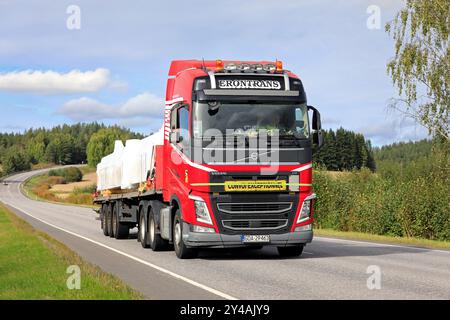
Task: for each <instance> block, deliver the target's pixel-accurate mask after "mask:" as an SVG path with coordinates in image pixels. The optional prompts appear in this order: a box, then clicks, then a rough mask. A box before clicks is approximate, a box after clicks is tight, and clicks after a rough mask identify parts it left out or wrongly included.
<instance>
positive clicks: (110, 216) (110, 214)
mask: <svg viewBox="0 0 450 320" xmlns="http://www.w3.org/2000/svg"><path fill="white" fill-rule="evenodd" d="M113 215H114V204H113V203H110V204H109V205H108V216H107V219H106V221H107V226H108V235H109V236H110V237H111V238H113V237H114V225H113V224H114V219H113Z"/></svg>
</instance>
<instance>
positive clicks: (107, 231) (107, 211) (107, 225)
mask: <svg viewBox="0 0 450 320" xmlns="http://www.w3.org/2000/svg"><path fill="white" fill-rule="evenodd" d="M110 216H111V204H110V203H107V204H105V212H104V217H105V222H104V225H103V234H104V235H105V236H107V237H109V235H110V234H111V224H110V218H109V217H110Z"/></svg>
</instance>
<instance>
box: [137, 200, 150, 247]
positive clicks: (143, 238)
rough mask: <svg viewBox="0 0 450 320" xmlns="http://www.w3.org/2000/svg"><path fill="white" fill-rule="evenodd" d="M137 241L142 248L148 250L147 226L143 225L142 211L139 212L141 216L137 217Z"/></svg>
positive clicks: (143, 214) (143, 213) (143, 215)
mask: <svg viewBox="0 0 450 320" xmlns="http://www.w3.org/2000/svg"><path fill="white" fill-rule="evenodd" d="M138 240H139V242H140V243H141V246H142V248H148V247H149V244H148V232H147V225H146V223H145V212H144V209H142V210H141V214H140V217H139V232H138Z"/></svg>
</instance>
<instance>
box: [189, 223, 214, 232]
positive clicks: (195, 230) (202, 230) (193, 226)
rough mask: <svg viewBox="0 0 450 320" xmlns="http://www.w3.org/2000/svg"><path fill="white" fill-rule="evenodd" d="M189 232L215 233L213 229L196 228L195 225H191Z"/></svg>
mask: <svg viewBox="0 0 450 320" xmlns="http://www.w3.org/2000/svg"><path fill="white" fill-rule="evenodd" d="M191 231H192V232H202V233H215V232H216V230H214V228H207V227H202V226H197V225H195V224H191Z"/></svg>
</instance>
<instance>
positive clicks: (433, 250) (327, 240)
mask: <svg viewBox="0 0 450 320" xmlns="http://www.w3.org/2000/svg"><path fill="white" fill-rule="evenodd" d="M314 239H316V240H320V241H326V242H351V243H359V244H369V245H372V246H374V247H394V248H405V249H413V250H417V251H427V252H429V251H432V252H440V253H447V254H450V251H447V250H439V249H428V248H420V247H414V246H402V245H397V244H388V243H383V242H371V241H360V240H347V239H341V238H329V237H319V236H316V237H314Z"/></svg>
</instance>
